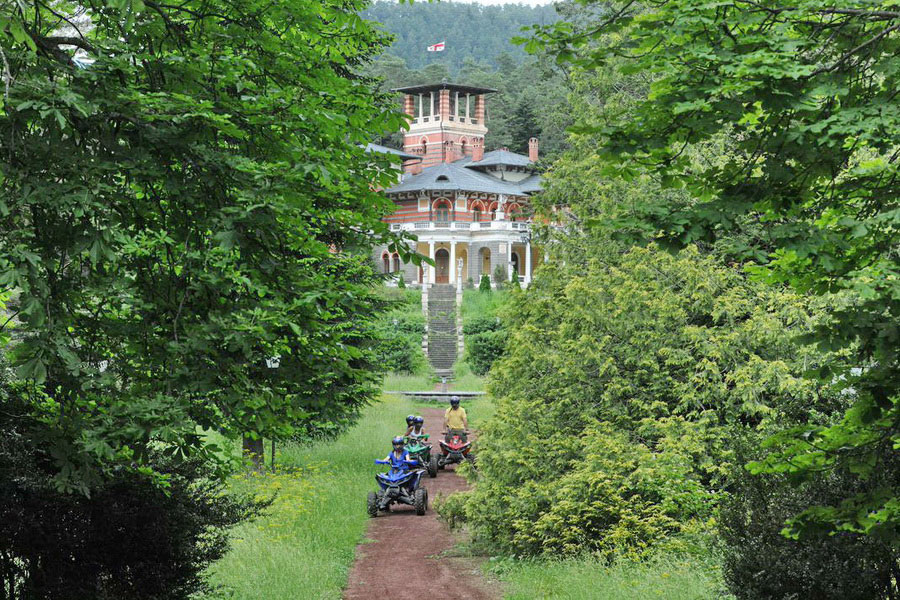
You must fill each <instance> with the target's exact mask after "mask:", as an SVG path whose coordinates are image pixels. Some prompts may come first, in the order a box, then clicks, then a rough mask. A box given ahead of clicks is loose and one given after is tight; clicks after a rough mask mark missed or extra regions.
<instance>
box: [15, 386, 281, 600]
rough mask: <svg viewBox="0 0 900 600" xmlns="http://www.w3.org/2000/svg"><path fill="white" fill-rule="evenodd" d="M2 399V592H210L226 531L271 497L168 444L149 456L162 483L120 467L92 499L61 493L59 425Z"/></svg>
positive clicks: (111, 595) (48, 599)
mask: <svg viewBox="0 0 900 600" xmlns="http://www.w3.org/2000/svg"><path fill="white" fill-rule="evenodd" d="M0 394H2V392H0ZM0 400H2V401H3V402H2V404H3V407H4V410H0V481H2V482H3V484H2V485H0V581H2V582H3V586H4V588H5V589H4V590H3V591H0V597H3V598H21V599H32V598H34V599H36V598H41V599H44V600H81V599H83V598H98V599H102V600H105V599H108V600H112V599H117V600H143V599H147V600H150V599H153V600H170V599H171V600H176V599H177V600H181V599H187V598H188V597H193V596H192V595H193V594H197V593H200V592H204V591H206V590H207V585H206V583H205V579H204V574H203V572H204V570H205V569H206V567H207V566H209V565H210V564H211V563H212V562H213V561H214V560H217V559H218V558H220V557H222V556H223V555H224V553H225V551H226V549H227V546H228V539H227V530H228V529H229V528H230V527H231V526H233V525H235V524H237V523H239V522H241V521H243V520H245V519H247V518H250V517H252V516H253V515H256V514H258V513H259V511H260V510H261V509H262V508H263V507H264V506H265V505H266V504H267V503H264V502H263V503H261V502H254V501H251V500H248V499H246V498H243V497H240V496H235V495H231V494H226V493H225V487H224V484H222V483H220V482H219V481H217V480H215V479H213V476H214V473H213V470H212V468H211V467H210V465H209V464H208V463H206V462H204V461H203V460H202V459H199V458H192V459H188V460H185V459H183V458H180V457H178V456H177V455H175V456H173V455H171V454H170V453H167V452H161V451H160V452H154V454H152V456H150V457H149V462H150V463H151V464H153V468H154V470H155V471H156V473H158V474H160V475H161V476H163V477H164V478H165V479H164V480H159V479H155V478H154V477H153V476H149V475H147V474H145V473H139V472H137V471H134V470H126V469H120V470H117V471H116V472H114V473H108V474H107V476H106V479H105V480H104V482H103V483H99V484H97V485H96V486H95V487H94V488H93V489H92V492H91V495H90V497H88V496H85V495H82V494H78V493H65V492H61V491H59V490H58V489H57V486H56V485H54V482H53V480H52V475H53V473H54V466H55V463H54V459H53V456H52V455H51V454H52V452H54V446H53V441H52V440H54V439H58V438H57V436H58V435H59V434H58V432H55V431H53V430H51V429H50V428H48V427H47V426H46V425H45V424H43V423H41V422H39V421H38V420H36V419H32V418H30V417H28V416H26V410H27V409H26V406H25V403H23V402H18V401H17V400H16V399H11V398H9V397H8V396H7V397H5V398H4V397H0ZM163 481H164V483H163ZM7 593H8V595H7Z"/></svg>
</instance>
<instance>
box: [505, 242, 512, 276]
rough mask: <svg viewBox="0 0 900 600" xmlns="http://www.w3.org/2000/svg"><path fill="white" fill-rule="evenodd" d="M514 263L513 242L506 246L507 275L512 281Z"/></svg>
mask: <svg viewBox="0 0 900 600" xmlns="http://www.w3.org/2000/svg"><path fill="white" fill-rule="evenodd" d="M512 274H513V262H512V242H508V243H507V244H506V275H507V276H508V277H509V280H510V281H512Z"/></svg>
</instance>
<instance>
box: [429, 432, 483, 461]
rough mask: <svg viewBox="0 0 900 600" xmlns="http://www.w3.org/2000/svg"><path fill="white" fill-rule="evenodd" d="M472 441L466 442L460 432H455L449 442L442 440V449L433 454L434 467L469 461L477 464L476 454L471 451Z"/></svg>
mask: <svg viewBox="0 0 900 600" xmlns="http://www.w3.org/2000/svg"><path fill="white" fill-rule="evenodd" d="M471 450H472V442H464V441H463V440H462V437H460V435H459V434H453V436H452V437H451V438H450V441H449V442H445V441H444V440H441V451H440V452H435V453H433V454H432V455H431V465H429V466H430V467H431V468H433V469H443V468H444V467H446V466H447V465H452V464H456V463H461V462H463V461H464V460H465V461H468V462H469V464H470V465H472V467H474V466H475V455H474V454H472V453H471Z"/></svg>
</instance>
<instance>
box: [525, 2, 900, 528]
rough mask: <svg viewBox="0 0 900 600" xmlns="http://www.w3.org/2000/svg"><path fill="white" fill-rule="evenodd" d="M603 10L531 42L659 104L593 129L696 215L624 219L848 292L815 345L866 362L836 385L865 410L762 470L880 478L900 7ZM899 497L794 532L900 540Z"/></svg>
mask: <svg viewBox="0 0 900 600" xmlns="http://www.w3.org/2000/svg"><path fill="white" fill-rule="evenodd" d="M594 5H595V6H599V5H600V3H599V2H597V3H594ZM603 6H604V7H605V8H606V10H604V11H602V12H601V11H596V12H594V13H588V14H583V15H582V17H583V18H581V19H573V20H572V21H571V22H560V23H557V24H555V25H553V26H550V27H547V28H543V29H540V31H538V36H537V38H536V39H534V40H531V41H530V42H528V43H527V46H530V47H531V48H532V49H537V48H539V47H541V46H542V45H543V46H546V47H548V48H550V49H551V52H553V53H555V54H556V56H557V59H558V61H559V62H561V63H571V64H572V65H573V66H574V67H575V70H576V71H581V72H588V73H594V72H601V71H604V70H607V69H612V70H615V71H618V72H620V73H622V74H625V75H628V76H635V77H639V78H641V79H642V80H643V81H644V82H645V85H646V87H647V89H648V93H647V94H646V95H645V97H643V98H640V99H639V100H637V101H636V102H635V103H634V104H633V105H632V106H631V108H630V109H629V110H628V111H627V112H619V113H618V114H617V113H615V112H613V113H606V114H605V115H604V118H596V115H590V116H589V117H588V118H587V119H586V120H585V122H584V123H581V124H579V126H578V129H579V130H580V131H583V132H589V133H591V134H592V135H594V136H595V142H596V148H597V149H598V152H599V153H600V154H601V155H602V157H603V160H602V162H601V168H602V170H603V172H604V173H605V174H607V175H610V176H619V175H624V176H635V175H638V174H640V173H641V172H642V171H643V170H644V169H647V168H650V169H651V170H652V171H655V172H656V173H658V174H659V176H660V181H661V182H662V183H663V184H665V185H666V186H667V187H675V188H683V189H684V190H685V191H686V192H687V193H688V194H689V196H690V198H691V201H690V202H687V203H679V204H676V205H673V206H671V207H668V208H667V207H665V206H661V207H659V208H660V210H658V211H656V212H655V213H648V214H643V215H635V214H634V213H631V214H626V215H623V216H626V217H628V218H633V217H635V216H638V218H639V220H642V221H644V225H643V226H644V227H646V226H647V225H649V228H650V229H651V230H652V235H653V236H654V237H660V238H662V239H665V240H668V241H670V242H672V243H674V244H679V245H682V244H685V243H692V242H694V241H711V242H715V243H720V244H721V243H722V242H723V241H724V242H726V243H727V244H728V245H730V246H731V248H730V252H731V253H732V254H735V255H737V256H740V257H741V258H742V259H748V258H752V259H753V260H755V261H757V262H759V263H760V264H759V265H758V266H756V267H755V268H754V269H753V271H754V273H755V274H756V275H757V276H758V277H760V278H763V279H765V280H766V281H768V282H770V283H776V284H777V283H787V284H790V285H791V286H793V287H795V288H796V289H797V290H801V291H811V292H813V293H817V294H831V293H835V292H838V293H839V296H840V301H839V302H836V303H835V305H834V307H833V310H832V312H831V314H830V318H829V319H827V320H821V321H820V322H819V327H818V330H817V331H816V333H815V339H816V340H817V341H818V342H819V343H820V344H821V346H822V347H823V348H824V349H833V348H842V349H845V350H850V351H852V352H853V353H854V358H853V359H852V360H847V361H841V362H835V363H833V364H828V365H824V366H823V368H822V369H821V370H820V372H819V376H820V377H821V379H822V381H823V382H831V381H833V380H835V379H838V380H840V381H843V382H844V383H845V385H846V386H848V390H852V394H853V396H854V397H855V398H856V402H855V404H854V406H853V407H852V409H850V410H849V411H848V412H847V413H846V416H845V418H844V419H843V420H841V421H840V422H838V423H836V424H832V425H831V426H830V427H815V426H811V427H809V428H805V429H802V428H801V429H798V430H797V431H795V432H792V433H793V435H788V434H786V435H782V436H780V437H778V438H776V439H775V440H774V441H773V442H774V444H775V452H774V453H773V454H772V455H771V456H770V457H769V458H768V459H766V460H765V461H762V462H760V463H758V464H757V465H755V467H754V468H756V469H761V470H765V471H767V472H772V473H777V472H792V473H794V474H795V475H797V476H798V478H802V477H815V476H816V474H817V473H819V472H821V471H822V470H824V469H829V468H837V469H847V470H849V471H851V472H854V473H857V474H858V475H859V476H860V477H861V478H863V479H865V478H866V477H868V476H869V475H870V474H871V473H872V472H873V469H872V465H874V464H877V456H878V455H879V452H880V448H881V447H882V446H884V445H891V444H894V445H896V443H897V442H898V438H897V433H896V432H897V429H898V427H897V424H898V423H900V354H898V353H897V347H898V345H897V339H898V324H897V323H898V321H897V300H896V299H897V297H898V296H900V263H898V261H897V260H896V256H894V251H895V250H894V249H895V246H896V236H897V206H896V198H897V197H898V189H897V181H898V178H897V174H898V172H897V169H898V162H897V161H896V160H895V158H896V154H897V136H896V132H897V131H898V129H900V110H897V108H898V100H897V95H896V89H897V85H898V74H900V52H898V49H900V25H898V23H900V11H897V10H896V5H895V3H893V2H890V3H887V4H885V3H878V2H872V1H871V0H847V1H846V2H841V3H840V6H839V7H836V5H835V3H834V2H831V1H828V0H812V1H809V2H802V3H799V4H797V5H796V6H791V7H785V6H784V5H783V3H780V2H776V1H775V0H765V1H762V2H754V3H752V4H747V3H744V2H725V3H722V2H706V1H699V2H698V1H695V0H668V1H665V2H660V3H656V4H653V5H638V4H635V3H633V2H615V3H612V4H611V5H607V4H604V5H603ZM622 57H631V58H625V59H623V58H622ZM704 145H711V146H716V145H718V146H720V147H721V149H722V152H721V153H720V154H718V155H711V154H709V153H704V152H703V151H702V148H703V146H704ZM748 224H750V227H749V228H748ZM610 225H611V226H612V227H613V228H615V227H616V223H615V222H614V221H613V222H611V223H610ZM748 232H749V233H750V235H747V234H748ZM853 368H858V369H859V371H858V373H857V372H856V371H853V370H852V369H853ZM848 393H849V392H848ZM894 481H895V482H896V481H897V478H896V477H895V478H894ZM898 494H900V489H898V486H897V484H896V483H893V484H891V485H889V486H888V487H887V488H885V489H881V490H879V491H878V492H877V493H866V494H858V495H852V496H849V497H847V498H844V499H843V500H842V501H841V502H838V503H836V504H833V505H832V506H831V507H830V508H822V507H820V508H813V509H810V510H808V511H805V512H804V514H802V515H801V516H800V517H799V518H798V519H797V520H795V521H794V526H793V527H792V529H791V531H790V533H791V535H793V536H795V537H796V536H799V535H801V533H802V532H803V531H804V530H815V529H818V528H820V527H821V526H823V525H828V524H830V527H831V528H832V529H833V530H837V531H859V532H865V533H873V534H877V535H879V536H895V535H897V524H898V522H900V510H898V506H900V500H898Z"/></svg>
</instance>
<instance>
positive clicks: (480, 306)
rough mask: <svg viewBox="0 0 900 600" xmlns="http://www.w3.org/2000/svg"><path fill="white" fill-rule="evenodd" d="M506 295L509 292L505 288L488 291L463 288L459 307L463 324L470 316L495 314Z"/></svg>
mask: <svg viewBox="0 0 900 600" xmlns="http://www.w3.org/2000/svg"><path fill="white" fill-rule="evenodd" d="M508 296H509V292H508V291H506V290H493V291H492V292H490V293H488V292H479V291H478V290H463V302H462V308H461V309H460V312H461V313H462V318H463V324H465V322H466V321H467V320H468V319H469V318H470V317H475V316H478V315H496V314H497V310H498V309H499V308H500V306H501V305H502V304H503V303H504V302H505V301H506V298H507V297H508Z"/></svg>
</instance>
